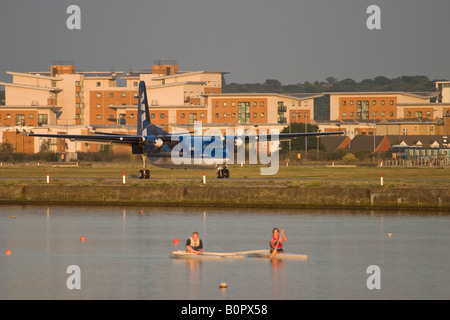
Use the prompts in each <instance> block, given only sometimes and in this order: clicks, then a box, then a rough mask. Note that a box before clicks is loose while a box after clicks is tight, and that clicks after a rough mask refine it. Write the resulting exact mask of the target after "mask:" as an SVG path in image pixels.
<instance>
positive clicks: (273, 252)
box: [269, 233, 284, 259]
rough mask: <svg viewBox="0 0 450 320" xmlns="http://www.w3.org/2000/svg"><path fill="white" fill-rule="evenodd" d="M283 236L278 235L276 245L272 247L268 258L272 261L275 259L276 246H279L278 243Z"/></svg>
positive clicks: (281, 234)
mask: <svg viewBox="0 0 450 320" xmlns="http://www.w3.org/2000/svg"><path fill="white" fill-rule="evenodd" d="M283 235H284V233H280V235H279V237H278V240H277V243H276V244H275V245H274V249H273V251H272V252H271V253H270V256H269V258H270V259H273V258H275V257H276V255H277V253H278V245H279V244H280V241H281V238H282V236H283Z"/></svg>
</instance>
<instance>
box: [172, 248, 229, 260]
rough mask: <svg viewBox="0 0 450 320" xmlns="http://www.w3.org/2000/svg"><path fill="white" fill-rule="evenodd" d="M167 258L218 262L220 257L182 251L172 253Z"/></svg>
mask: <svg viewBox="0 0 450 320" xmlns="http://www.w3.org/2000/svg"><path fill="white" fill-rule="evenodd" d="M169 257H171V258H174V259H199V260H220V259H222V257H221V256H218V255H210V254H196V253H192V252H186V251H182V250H178V251H172V252H171V253H170V255H169Z"/></svg>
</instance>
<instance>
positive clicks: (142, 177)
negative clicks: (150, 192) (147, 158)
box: [138, 170, 145, 179]
mask: <svg viewBox="0 0 450 320" xmlns="http://www.w3.org/2000/svg"><path fill="white" fill-rule="evenodd" d="M144 176H145V173H144V170H139V175H138V177H139V179H144Z"/></svg>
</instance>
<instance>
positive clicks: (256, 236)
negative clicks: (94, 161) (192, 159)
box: [0, 206, 450, 300]
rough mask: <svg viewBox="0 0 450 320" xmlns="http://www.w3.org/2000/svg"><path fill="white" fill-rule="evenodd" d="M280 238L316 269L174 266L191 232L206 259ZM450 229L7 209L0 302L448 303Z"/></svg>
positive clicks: (388, 217) (297, 215) (365, 215)
mask: <svg viewBox="0 0 450 320" xmlns="http://www.w3.org/2000/svg"><path fill="white" fill-rule="evenodd" d="M141 209H143V210H144V214H140V210H141ZM11 216H15V218H14V219H13V218H12V217H11ZM273 227H279V228H284V229H285V230H286V235H287V237H288V241H287V242H286V243H285V249H286V251H288V252H294V253H302V254H307V255H308V256H309V258H308V261H294V260H290V261H287V260H285V261H278V262H275V263H274V262H270V261H269V260H265V259H256V258H252V259H239V260H236V259H230V260H221V261H215V260H204V261H186V260H176V259H171V258H169V257H168V254H169V253H170V252H171V251H173V250H179V249H184V243H185V241H186V239H187V238H188V237H189V235H190V234H191V233H192V231H198V232H199V233H200V237H201V238H202V239H203V242H204V246H205V250H206V251H216V252H230V251H242V250H255V249H267V248H268V242H269V240H270V236H271V230H272V228H273ZM449 230H450V216H449V215H446V214H439V213H438V212H428V213H426V215H425V214H423V215H421V214H418V213H414V212H390V211H337V210H334V211H330V210H303V209H302V210H274V209H270V210H269V209H213V208H207V209H202V208H172V207H158V208H155V207H147V208H136V207H75V208H72V207H56V206H55V207H49V208H47V207H44V206H2V207H1V208H0V299H227V300H228V299H232V300H234V299H252V300H259V299H449V298H450V289H449V284H450V282H449V279H450V276H449V274H450V268H449V266H450V253H449V249H448V248H449V244H450V232H449ZM389 233H390V234H392V236H391V237H389V236H388V234H389ZM81 236H85V237H86V241H84V242H82V241H80V237H81ZM174 238H178V239H180V243H179V244H178V245H175V244H174V243H173V239H174ZM6 249H10V250H11V251H12V254H11V255H10V256H7V255H5V254H4V251H5V250H6ZM70 265H77V266H79V267H80V270H81V289H80V290H69V289H68V288H67V285H66V281H67V279H68V278H69V276H70V274H68V273H67V267H68V266H70ZM370 265H377V266H379V267H380V275H381V277H380V283H381V289H379V290H376V289H374V290H369V289H368V288H367V285H366V281H367V279H368V277H369V276H370V274H367V273H366V271H367V267H368V266H370ZM220 282H226V283H227V284H228V289H226V290H220V289H219V284H220Z"/></svg>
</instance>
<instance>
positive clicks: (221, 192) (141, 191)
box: [0, 185, 450, 211]
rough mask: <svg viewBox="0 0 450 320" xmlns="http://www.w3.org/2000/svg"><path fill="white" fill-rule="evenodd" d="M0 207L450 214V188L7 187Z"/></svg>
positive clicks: (1, 191) (1, 194)
mask: <svg viewBox="0 0 450 320" xmlns="http://www.w3.org/2000/svg"><path fill="white" fill-rule="evenodd" d="M0 203H3V204H67V205H77V204H78V205H80V204H88V205H89V204H92V205H183V206H232V207H279V208H283V207H286V208H288V207H289V208H296V207H297V208H308V207H317V208H390V209H396V208H397V209H402V208H405V209H414V208H416V209H420V210H444V211H450V190H449V189H448V188H442V187H429V188H428V187H417V188H416V187H405V188H385V187H342V188H336V187H333V188H331V187H267V186H261V187H256V186H252V187H239V186H232V187H231V186H214V187H211V186H61V185H58V186H51V185H44V186H42V185H40V186H2V187H0Z"/></svg>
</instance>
